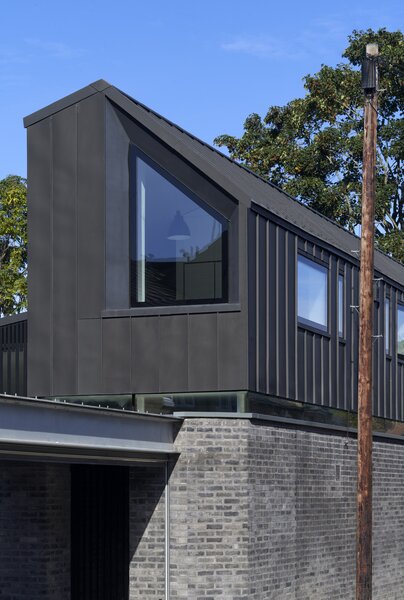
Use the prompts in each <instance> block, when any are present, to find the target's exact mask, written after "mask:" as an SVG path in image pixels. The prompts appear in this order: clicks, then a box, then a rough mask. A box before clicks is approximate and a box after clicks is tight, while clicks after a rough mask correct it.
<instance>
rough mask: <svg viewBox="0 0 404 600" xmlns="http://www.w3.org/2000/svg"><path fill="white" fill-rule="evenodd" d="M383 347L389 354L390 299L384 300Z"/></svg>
mask: <svg viewBox="0 0 404 600" xmlns="http://www.w3.org/2000/svg"><path fill="white" fill-rule="evenodd" d="M384 347H385V349H386V354H390V300H389V298H386V299H385V301H384Z"/></svg>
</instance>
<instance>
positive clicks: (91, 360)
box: [77, 319, 104, 395]
mask: <svg viewBox="0 0 404 600" xmlns="http://www.w3.org/2000/svg"><path fill="white" fill-rule="evenodd" d="M101 325H102V322H101V319H81V320H79V321H78V331H77V335H78V355H77V378H78V393H79V394H81V395H85V394H90V395H92V394H102V393H103V391H104V390H103V387H102V327H101Z"/></svg>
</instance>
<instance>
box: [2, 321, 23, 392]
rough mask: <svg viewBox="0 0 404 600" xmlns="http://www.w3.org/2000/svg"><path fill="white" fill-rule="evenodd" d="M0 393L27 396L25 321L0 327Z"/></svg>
mask: <svg viewBox="0 0 404 600" xmlns="http://www.w3.org/2000/svg"><path fill="white" fill-rule="evenodd" d="M0 354H1V358H0V391H1V392H4V393H6V394H17V395H19V396H26V394H27V321H26V320H23V321H19V322H17V323H9V324H8V325H1V326H0Z"/></svg>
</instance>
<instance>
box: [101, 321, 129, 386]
mask: <svg viewBox="0 0 404 600" xmlns="http://www.w3.org/2000/svg"><path fill="white" fill-rule="evenodd" d="M130 333H131V332H130V321H129V319H128V318H114V319H102V375H103V393H105V394H123V393H128V391H129V390H130V387H131V386H130V366H131V351H130V344H131V341H130Z"/></svg>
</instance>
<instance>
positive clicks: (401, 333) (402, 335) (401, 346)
mask: <svg viewBox="0 0 404 600" xmlns="http://www.w3.org/2000/svg"><path fill="white" fill-rule="evenodd" d="M397 352H398V354H400V355H401V356H403V357H404V305H403V304H399V305H398V310H397Z"/></svg>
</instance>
